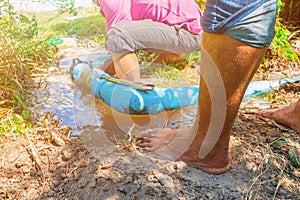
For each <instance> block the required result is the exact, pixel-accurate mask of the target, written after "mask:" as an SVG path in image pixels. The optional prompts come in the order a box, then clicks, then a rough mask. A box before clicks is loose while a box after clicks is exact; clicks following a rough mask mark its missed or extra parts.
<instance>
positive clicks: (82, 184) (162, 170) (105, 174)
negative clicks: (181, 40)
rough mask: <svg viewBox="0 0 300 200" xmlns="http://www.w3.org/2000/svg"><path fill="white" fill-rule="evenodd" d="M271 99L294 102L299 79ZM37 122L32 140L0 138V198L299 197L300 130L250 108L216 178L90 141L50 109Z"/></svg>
mask: <svg viewBox="0 0 300 200" xmlns="http://www.w3.org/2000/svg"><path fill="white" fill-rule="evenodd" d="M274 96H275V97H276V98H275V97H274V100H273V103H272V107H281V106H284V105H288V104H290V103H292V102H295V101H296V100H297V99H299V98H300V83H294V84H289V85H286V86H283V87H281V88H280V89H279V90H278V91H276V93H274ZM47 120H48V122H49V123H45V121H47ZM40 123H41V128H39V129H36V130H31V132H35V134H30V137H25V136H24V137H16V136H15V137H14V136H8V135H6V136H4V135H0V198H1V199H49V200H50V199H134V200H138V199H293V200H294V199H300V168H299V167H300V166H298V165H299V163H298V162H297V159H298V161H299V160H300V156H299V155H300V143H299V141H300V133H299V132H296V131H293V130H291V129H289V128H287V127H284V126H282V125H280V124H277V123H275V122H274V121H271V120H267V119H264V118H261V117H259V116H257V115H256V114H255V110H253V109H241V110H240V112H239V115H238V117H237V119H236V122H235V125H234V128H233V131H232V136H231V143H230V152H231V155H232V158H233V162H232V166H231V169H230V170H229V171H228V172H227V173H225V174H223V175H218V176H215V175H210V174H207V173H204V172H201V171H199V170H196V169H194V168H191V167H189V166H187V165H186V164H185V163H183V162H180V161H179V162H174V161H169V160H165V159H163V158H159V157H156V156H155V155H153V154H149V153H141V152H139V151H136V150H132V148H126V149H124V145H121V146H118V145H116V146H107V147H105V146H104V147H99V148H95V147H94V146H93V145H91V146H89V145H87V143H83V142H82V140H81V139H80V138H72V137H70V133H71V130H69V129H67V128H59V122H55V121H51V115H50V114H48V115H47V116H46V117H44V118H41V120H40ZM43 124H46V125H43ZM28 135H29V134H28ZM128 149H131V150H128ZM297 167H298V168H297Z"/></svg>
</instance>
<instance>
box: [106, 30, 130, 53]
mask: <svg viewBox="0 0 300 200" xmlns="http://www.w3.org/2000/svg"><path fill="white" fill-rule="evenodd" d="M105 48H106V49H107V50H108V51H110V52H114V53H117V54H125V53H128V52H134V51H135V50H134V46H133V45H132V43H131V41H130V38H128V37H127V36H126V34H125V33H124V32H123V31H121V30H120V29H118V28H116V27H111V28H110V29H109V31H108V32H107V34H106V41H105Z"/></svg>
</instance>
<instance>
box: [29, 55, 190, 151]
mask: <svg viewBox="0 0 300 200" xmlns="http://www.w3.org/2000/svg"><path fill="white" fill-rule="evenodd" d="M80 51H81V52H80ZM72 52H74V51H72ZM75 52H76V57H77V58H80V59H81V60H83V61H88V62H90V61H92V60H94V59H96V58H99V57H100V56H103V55H107V52H105V51H104V50H98V51H95V50H92V51H90V50H79V51H75ZM71 58H74V55H73V56H69V57H67V58H64V59H62V60H61V61H60V64H59V67H50V71H51V74H49V75H45V77H44V80H45V81H43V82H42V83H43V84H42V85H41V87H40V89H38V90H37V91H35V92H36V94H37V95H38V97H39V98H38V100H37V102H35V106H33V109H37V110H39V111H41V112H47V111H49V112H51V113H53V114H55V115H56V116H57V117H58V118H60V119H62V121H63V122H62V124H61V126H69V127H71V128H72V135H73V136H80V137H81V139H82V140H83V141H84V142H86V143H89V144H91V145H95V146H99V145H107V144H113V143H112V142H114V141H116V140H124V134H125V133H127V132H128V131H129V130H130V129H131V128H132V130H133V133H137V132H139V131H141V130H145V129H147V128H162V127H177V126H178V125H180V124H182V123H191V122H192V121H193V119H194V116H195V113H196V107H188V108H183V109H177V110H172V111H166V112H161V113H159V114H156V115H139V116H133V115H127V114H124V113H119V112H117V111H114V110H113V109H112V108H111V107H109V106H108V105H106V104H105V103H104V102H103V101H102V100H100V99H98V98H95V97H94V96H93V95H92V94H90V91H89V90H88V89H82V88H79V87H78V86H77V85H75V84H74V83H72V81H71V78H70V67H71V66H72V59H71ZM142 71H143V70H142ZM147 73H148V72H147ZM147 73H146V74H143V77H144V81H145V82H148V83H149V82H151V83H160V85H162V84H175V83H170V82H169V83H167V82H166V81H165V80H162V79H159V80H158V79H156V78H151V74H147ZM181 80H184V79H181ZM175 82H176V84H182V83H180V82H178V81H175Z"/></svg>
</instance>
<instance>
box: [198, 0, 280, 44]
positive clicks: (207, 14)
mask: <svg viewBox="0 0 300 200" xmlns="http://www.w3.org/2000/svg"><path fill="white" fill-rule="evenodd" d="M205 7H206V8H205V11H204V15H203V17H202V18H201V26H202V29H203V31H205V32H210V33H217V34H218V33H225V34H227V35H229V36H231V37H233V38H235V39H238V40H240V41H243V42H246V43H247V44H249V45H251V46H254V47H258V48H264V47H267V46H269V45H270V43H271V42H272V39H273V37H274V34H275V33H274V26H275V19H276V14H277V0H231V1H227V0H207V1H206V5H205Z"/></svg>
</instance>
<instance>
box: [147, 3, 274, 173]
mask: <svg viewBox="0 0 300 200" xmlns="http://www.w3.org/2000/svg"><path fill="white" fill-rule="evenodd" d="M262 1H263V0H257V1H255V0H254V1H251V0H250V3H251V4H249V7H246V8H245V13H246V14H245V15H244V16H241V13H244V12H241V10H238V11H239V12H237V11H233V13H235V12H236V15H235V14H233V16H232V17H230V20H232V21H230V20H227V19H226V18H225V20H224V21H225V23H224V24H221V27H223V28H224V27H226V25H228V24H226V23H227V22H232V23H231V24H230V25H231V26H232V27H230V29H229V28H228V27H227V29H228V31H226V34H224V33H223V34H221V33H218V34H215V33H207V32H205V33H204V34H203V40H202V53H201V72H202V73H201V81H200V86H199V87H200V88H199V91H200V94H199V103H198V106H199V111H198V115H197V119H196V122H195V123H194V125H193V126H192V127H191V128H187V127H184V128H182V129H179V130H172V129H162V130H159V131H158V132H157V133H156V134H147V133H146V132H145V133H143V134H142V135H144V136H145V135H146V137H144V143H143V144H142V146H143V147H145V148H146V149H148V150H149V151H152V152H154V153H156V154H160V155H163V156H166V157H169V158H173V159H180V160H182V161H184V162H186V163H188V164H190V165H191V166H193V167H195V168H198V169H200V170H203V171H205V172H209V173H213V174H220V173H224V172H226V171H227V170H228V169H229V167H230V160H231V159H230V155H229V152H228V149H229V138H230V132H231V128H232V126H233V123H234V121H235V117H236V115H237V112H238V108H239V105H240V102H241V100H242V97H243V95H244V92H245V90H246V87H247V85H248V83H249V82H250V80H251V79H252V77H253V75H254V73H255V71H256V69H257V67H258V66H259V64H260V63H261V61H262V58H263V56H264V54H265V51H266V46H268V45H269V44H270V42H271V40H272V37H273V33H274V21H275V15H276V1H264V2H265V3H262ZM206 3H207V6H206V8H208V7H209V6H210V8H211V9H212V10H211V12H214V11H215V9H214V8H215V6H216V5H215V4H214V3H215V1H207V2H206ZM231 3H233V4H238V3H239V1H232V2H228V1H224V2H223V3H222V1H218V5H217V6H224V7H223V8H226V6H228V7H229V8H231V7H230V5H228V4H231ZM243 3H246V4H247V2H246V1H245V2H243ZM235 7H236V5H235V6H232V8H235ZM241 9H243V6H241ZM249 9H250V10H252V11H254V12H253V13H252V12H249ZM209 12H210V11H208V12H207V13H204V17H205V16H208V17H207V18H206V19H208V20H207V21H208V25H210V23H209V21H210V20H215V19H216V18H215V17H211V16H209V15H210V14H209ZM249 13H250V14H249ZM210 17H211V18H210ZM235 19H237V21H234V20H235ZM241 19H243V20H241ZM239 20H240V21H239ZM216 24H218V25H219V24H220V23H219V22H217V23H216ZM214 28H216V27H214ZM252 28H253V30H252ZM227 29H226V30H227ZM219 31H220V32H225V31H222V30H219ZM229 35H230V36H229ZM235 38H238V39H235ZM250 44H251V45H250ZM254 46H258V47H259V48H258V47H254ZM148 132H149V131H148ZM150 133H152V132H151V131H150Z"/></svg>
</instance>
